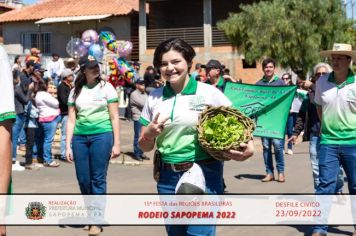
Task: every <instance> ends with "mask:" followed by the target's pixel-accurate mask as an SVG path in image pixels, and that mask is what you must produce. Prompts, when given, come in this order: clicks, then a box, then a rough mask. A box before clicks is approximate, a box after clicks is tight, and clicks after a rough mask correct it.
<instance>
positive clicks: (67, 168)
mask: <svg viewBox="0 0 356 236" xmlns="http://www.w3.org/2000/svg"><path fill="white" fill-rule="evenodd" d="M132 132H133V124H132V123H130V122H127V121H121V143H122V151H123V152H124V153H129V152H131V150H132V139H133V133H132ZM255 142H256V146H257V152H256V154H255V155H254V156H253V157H251V158H250V159H248V160H247V161H245V162H233V161H229V162H226V163H225V170H224V178H225V182H226V185H227V190H228V191H229V193H251V194H254V193H265V194H269V193H281V194H282V193H313V184H312V173H311V167H310V162H309V153H308V143H301V144H299V145H297V146H296V147H295V148H294V150H293V151H294V153H295V154H294V155H293V156H289V155H286V156H285V162H286V182H285V183H278V182H276V181H274V182H269V183H262V182H261V181H260V179H261V178H262V177H263V176H264V174H265V173H264V164H263V158H262V153H261V149H260V147H261V145H260V141H259V140H258V139H256V140H255ZM54 151H55V152H57V151H59V150H58V144H56V147H55V148H54ZM148 156H150V157H152V152H151V153H149V154H148ZM22 159H23V158H22V157H20V155H19V157H18V160H21V161H22ZM23 160H24V159H23ZM13 182H14V192H15V193H52V194H55V193H79V187H78V184H77V180H76V177H75V170H74V166H73V165H71V164H69V163H66V162H61V166H60V167H59V168H42V169H40V170H39V171H23V172H13ZM108 191H109V193H132V194H137V193H156V183H155V182H154V180H153V179H152V158H151V160H150V161H144V162H143V163H137V162H136V161H134V160H132V159H131V158H130V156H129V155H125V162H124V164H122V159H121V161H119V162H118V163H115V164H110V166H109V173H108ZM344 192H347V187H346V185H345V187H344ZM117 214H125V213H124V212H118V213H117ZM352 232H353V227H352V226H340V227H332V228H331V229H330V233H329V234H328V235H329V236H337V235H352ZM24 234H25V235H26V236H37V235H41V236H62V235H73V236H85V235H88V232H87V231H83V230H82V229H81V228H75V227H65V228H61V227H59V226H37V227H35V226H9V227H8V234H7V235H8V236H15V235H16V236H18V235H24ZM310 234H311V227H310V226H218V227H217V235H224V236H245V235H264V236H300V235H310ZM101 235H103V236H114V235H125V236H138V235H142V236H156V235H159V236H161V235H162V236H163V235H166V234H165V230H164V226H110V227H104V232H103V233H102V234H101Z"/></svg>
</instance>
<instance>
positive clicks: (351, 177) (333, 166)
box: [313, 144, 356, 234]
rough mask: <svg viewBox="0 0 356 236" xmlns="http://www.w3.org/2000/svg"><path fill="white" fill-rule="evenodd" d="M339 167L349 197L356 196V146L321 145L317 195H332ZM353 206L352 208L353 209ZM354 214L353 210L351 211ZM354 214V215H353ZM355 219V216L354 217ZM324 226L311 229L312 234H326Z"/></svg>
mask: <svg viewBox="0 0 356 236" xmlns="http://www.w3.org/2000/svg"><path fill="white" fill-rule="evenodd" d="M340 166H342V167H343V168H344V171H345V174H346V177H347V180H348V188H349V192H350V194H351V195H355V194H356V145H327V144H321V145H320V151H319V180H320V184H319V185H318V187H317V190H316V193H317V194H334V193H335V188H336V182H337V176H338V174H339V171H340ZM355 207H356V206H355V205H354V204H353V205H352V208H353V209H355ZM352 212H353V213H354V212H355V210H352ZM354 214H355V213H354ZM354 217H355V216H354ZM327 229H328V227H327V226H326V225H317V226H314V227H313V232H321V233H325V234H326V232H327Z"/></svg>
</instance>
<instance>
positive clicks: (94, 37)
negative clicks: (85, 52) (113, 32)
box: [82, 29, 99, 47]
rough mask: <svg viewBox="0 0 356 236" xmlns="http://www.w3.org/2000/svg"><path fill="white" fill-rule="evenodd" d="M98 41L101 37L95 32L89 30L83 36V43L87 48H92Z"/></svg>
mask: <svg viewBox="0 0 356 236" xmlns="http://www.w3.org/2000/svg"><path fill="white" fill-rule="evenodd" d="M98 40H99V36H98V33H97V32H96V31H95V30H92V29H88V30H86V31H84V32H83V34H82V42H83V44H84V46H86V47H90V46H91V45H92V44H94V43H97V42H98Z"/></svg>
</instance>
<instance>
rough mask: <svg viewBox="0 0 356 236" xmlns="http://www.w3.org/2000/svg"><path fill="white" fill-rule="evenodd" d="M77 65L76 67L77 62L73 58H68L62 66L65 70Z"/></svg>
mask: <svg viewBox="0 0 356 236" xmlns="http://www.w3.org/2000/svg"><path fill="white" fill-rule="evenodd" d="M77 65H78V61H77V60H75V59H73V58H69V59H67V60H65V61H64V66H65V67H66V68H72V67H77Z"/></svg>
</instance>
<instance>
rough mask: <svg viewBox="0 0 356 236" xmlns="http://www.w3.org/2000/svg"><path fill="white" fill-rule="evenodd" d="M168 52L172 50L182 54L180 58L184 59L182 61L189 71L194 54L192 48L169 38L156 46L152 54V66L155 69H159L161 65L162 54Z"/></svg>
mask: <svg viewBox="0 0 356 236" xmlns="http://www.w3.org/2000/svg"><path fill="white" fill-rule="evenodd" d="M170 50H174V51H177V52H180V53H181V54H182V56H183V57H184V59H185V60H186V61H187V63H188V65H189V67H188V71H189V70H190V68H191V65H192V61H193V58H194V57H195V55H196V54H195V51H194V49H193V47H192V46H190V45H189V44H188V43H186V42H185V41H183V40H182V39H180V38H170V39H167V40H166V41H163V42H162V43H160V44H159V45H158V46H157V48H156V50H155V53H154V57H153V65H154V66H155V67H156V68H157V69H159V68H160V67H161V65H162V56H163V54H164V53H166V52H168V51H170Z"/></svg>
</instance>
